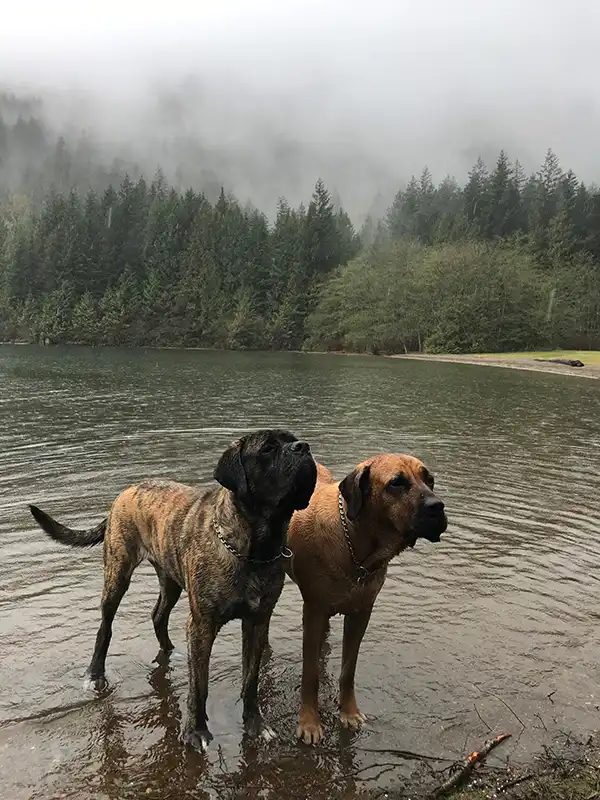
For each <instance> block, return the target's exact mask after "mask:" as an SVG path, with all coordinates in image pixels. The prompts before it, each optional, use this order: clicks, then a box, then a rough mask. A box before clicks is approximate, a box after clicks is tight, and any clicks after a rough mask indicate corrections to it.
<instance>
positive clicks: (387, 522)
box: [286, 454, 447, 744]
mask: <svg viewBox="0 0 600 800" xmlns="http://www.w3.org/2000/svg"><path fill="white" fill-rule="evenodd" d="M317 474H318V479H317V487H316V489H315V491H314V493H313V495H312V498H311V500H310V503H309V505H308V507H307V508H306V509H304V510H302V511H298V512H296V513H295V514H294V516H293V517H292V521H291V523H290V527H289V531H288V543H289V546H290V548H291V550H292V552H293V558H292V560H291V561H290V562H288V563H287V565H286V569H287V571H288V574H289V576H290V577H291V578H292V580H294V581H295V583H297V585H298V587H299V589H300V592H301V594H302V598H303V601H304V603H303V648H302V650H303V652H302V658H303V666H302V688H301V707H300V718H299V722H298V728H297V735H298V738H299V739H301V740H302V741H304V742H305V743H306V744H316V743H317V742H319V741H320V740H321V738H322V737H323V726H322V725H321V721H320V717H319V709H318V686H319V656H320V653H321V650H322V647H323V643H324V640H325V636H326V634H327V630H328V626H329V618H330V617H332V616H334V615H335V614H343V615H344V634H343V645H342V669H341V673H340V679H339V688H340V695H339V713H340V721H341V723H342V725H344V726H345V727H349V728H358V727H360V726H361V725H362V723H363V722H364V720H365V717H364V715H363V714H362V713H361V712H360V710H359V708H358V705H357V702H356V697H355V692H354V678H355V672H356V662H357V659H358V652H359V649H360V645H361V642H362V639H363V636H364V634H365V631H366V629H367V626H368V624H369V619H370V617H371V612H372V609H373V605H374V603H375V600H376V598H377V595H378V594H379V592H380V590H381V588H382V586H383V584H384V582H385V578H386V573H387V567H388V564H389V562H390V560H391V559H392V558H393V557H394V556H397V555H398V554H399V553H401V552H402V551H403V550H404V549H406V548H407V547H414V545H415V543H416V541H417V539H418V538H420V537H423V538H425V539H428V540H429V541H432V542H439V540H440V536H441V534H442V533H443V532H444V531H445V530H446V527H447V521H446V514H445V511H444V504H443V503H442V501H441V500H440V499H439V498H438V497H437V496H436V494H435V493H434V491H433V485H434V483H433V477H432V475H431V473H430V472H429V470H428V469H427V468H426V467H425V465H424V464H423V463H422V462H421V461H419V460H418V459H416V458H413V457H411V456H406V455H395V454H386V455H378V456H374V457H373V458H369V459H368V460H366V461H363V462H362V463H360V464H358V466H357V467H356V468H355V469H354V470H353V471H352V472H351V473H350V474H349V475H347V476H346V477H345V478H344V479H343V480H342V481H341V482H338V481H335V480H334V478H333V476H332V475H331V473H330V472H329V470H327V469H326V468H325V467H323V466H322V465H320V464H318V465H317ZM340 497H341V504H342V508H341V509H340V505H339V504H340ZM343 519H344V520H345V522H346V527H347V534H348V536H349V537H350V542H351V545H352V550H353V551H354V554H355V558H353V556H352V553H351V549H350V546H349V545H348V542H347V538H346V534H345V532H344V525H343V521H342V520H343Z"/></svg>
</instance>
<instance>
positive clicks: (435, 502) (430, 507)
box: [423, 496, 444, 517]
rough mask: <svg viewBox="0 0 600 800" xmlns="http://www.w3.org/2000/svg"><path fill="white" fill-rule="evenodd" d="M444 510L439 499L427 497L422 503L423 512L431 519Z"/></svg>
mask: <svg viewBox="0 0 600 800" xmlns="http://www.w3.org/2000/svg"><path fill="white" fill-rule="evenodd" d="M443 510H444V504H443V503H442V501H441V500H440V498H439V497H435V496H433V497H427V498H426V499H425V502H424V503H423V511H424V512H425V513H426V514H430V515H431V516H432V517H434V516H436V515H437V514H441V513H442V511H443Z"/></svg>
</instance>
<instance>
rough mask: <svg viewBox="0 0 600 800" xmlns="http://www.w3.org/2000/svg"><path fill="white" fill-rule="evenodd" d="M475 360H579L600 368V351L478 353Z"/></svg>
mask: <svg viewBox="0 0 600 800" xmlns="http://www.w3.org/2000/svg"><path fill="white" fill-rule="evenodd" d="M473 357H474V358H498V359H500V358H509V359H517V358H528V359H531V358H572V359H575V358H578V359H579V360H580V361H583V363H584V364H585V365H586V366H590V367H600V350H546V351H537V352H535V351H531V352H525V353H478V354H477V355H474V356H473Z"/></svg>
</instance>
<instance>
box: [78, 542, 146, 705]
mask: <svg viewBox="0 0 600 800" xmlns="http://www.w3.org/2000/svg"><path fill="white" fill-rule="evenodd" d="M138 563H139V561H137V560H133V559H132V557H131V554H130V553H128V552H127V550H126V548H125V547H124V546H121V547H119V548H118V549H117V548H115V549H111V547H110V545H108V546H107V545H106V541H105V564H104V590H103V592H102V605H101V613H102V622H101V623H100V628H99V629H98V634H97V635H96V645H95V647H94V654H93V656H92V660H91V662H90V666H89V669H88V674H89V676H90V679H91V680H92V682H93V683H94V686H95V687H96V688H97V689H101V688H103V687H104V686H105V685H106V678H105V676H104V668H105V662H106V654H107V652H108V647H109V645H110V640H111V637H112V623H113V620H114V618H115V614H116V613H117V609H118V608H119V604H120V602H121V600H122V599H123V595H124V594H125V592H126V591H127V589H128V588H129V583H130V581H131V576H132V574H133V570H134V569H135V568H136V567H137V565H138Z"/></svg>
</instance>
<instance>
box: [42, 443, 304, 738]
mask: <svg viewBox="0 0 600 800" xmlns="http://www.w3.org/2000/svg"><path fill="white" fill-rule="evenodd" d="M316 474H317V469H316V465H315V462H314V460H313V457H312V455H311V452H310V448H309V446H308V444H306V443H305V442H302V441H299V440H298V439H297V438H296V437H295V436H294V435H293V434H291V433H289V432H288V431H284V430H261V431H258V432H256V433H252V434H249V435H248V436H245V437H243V438H242V439H240V440H239V441H237V442H235V443H234V444H233V445H232V446H231V447H229V449H228V450H226V451H225V452H224V453H223V455H222V456H221V458H220V460H219V463H218V464H217V467H216V469H215V472H214V477H215V479H216V480H217V481H218V482H219V483H220V484H221V487H217V488H215V489H212V490H210V491H208V492H205V493H203V492H201V491H200V490H199V489H196V488H194V487H191V486H185V485H183V484H180V483H171V482H168V481H145V482H144V483H140V484H138V485H137V486H131V487H129V488H128V489H126V490H125V491H124V492H123V493H122V494H120V495H119V496H118V497H117V499H116V500H115V501H114V502H113V504H112V507H111V509H110V512H109V515H108V518H107V519H105V520H104V521H103V522H101V523H100V524H99V525H97V526H96V527H95V528H92V529H90V530H87V531H79V530H72V529H70V528H67V527H65V526H64V525H61V524H60V523H58V522H56V521H55V520H53V519H52V518H51V517H49V516H48V515H47V514H46V513H45V512H43V511H41V510H40V509H39V508H36V507H35V506H30V508H31V513H32V514H33V516H34V517H35V519H36V520H37V522H38V523H39V525H40V526H41V527H42V528H43V529H44V530H45V531H46V533H47V534H48V535H49V536H51V537H52V538H53V539H55V540H56V541H58V542H62V543H63V544H66V545H70V546H72V547H88V546H92V545H95V544H99V543H100V542H101V541H102V540H104V591H103V594H102V622H101V625H100V629H99V631H98V635H97V637H96V646H95V649H94V654H93V656H92V661H91V664H90V667H89V675H90V678H91V679H92V681H93V682H94V684H95V686H96V687H97V688H101V687H102V686H103V685H105V683H106V679H105V676H104V664H105V660H106V654H107V651H108V646H109V643H110V639H111V633H112V623H113V619H114V616H115V614H116V612H117V608H118V607H119V603H120V602H121V600H122V598H123V595H124V594H125V592H126V591H127V589H128V587H129V582H130V580H131V575H132V573H133V571H134V569H135V568H136V567H137V566H138V564H140V563H141V562H142V561H143V560H144V559H148V560H149V561H150V563H151V564H152V565H153V566H154V568H155V570H156V573H157V575H158V580H159V584H160V595H159V597H158V600H157V602H156V605H155V607H154V611H153V612H152V621H153V623H154V630H155V632H156V637H157V639H158V643H159V645H160V648H161V652H162V653H163V654H168V653H169V652H170V651H171V650H172V649H173V645H172V643H171V640H170V638H169V634H168V623H169V615H170V614H171V611H172V609H173V607H174V606H175V604H176V603H177V601H178V600H179V597H180V595H181V592H182V590H183V589H185V590H186V591H187V593H188V597H189V602H190V614H189V617H188V625H187V638H188V666H189V695H188V719H187V724H186V728H185V733H184V739H185V741H186V743H187V744H188V745H190V746H191V747H193V748H194V749H197V750H204V749H206V747H207V745H208V742H209V741H210V739H211V738H212V736H211V734H210V732H209V730H208V726H207V719H208V718H207V715H206V698H207V693H208V665H209V660H210V654H211V649H212V646H213V642H214V640H215V637H216V635H217V632H218V631H219V629H220V628H221V626H223V625H224V624H225V623H227V622H229V621H230V620H233V619H241V620H242V669H243V675H242V698H243V717H244V723H245V727H246V730H247V731H248V732H249V733H250V734H252V735H260V736H262V737H263V738H265V739H267V740H268V739H270V738H272V737H273V736H274V735H275V734H274V732H273V731H272V730H271V728H269V727H268V726H267V725H266V724H265V723H264V721H263V718H262V715H261V713H260V709H259V705H258V698H257V691H258V672H259V666H260V662H261V656H262V653H263V649H264V646H265V644H266V643H267V640H268V630H269V622H270V619H271V614H272V612H273V609H274V607H275V604H276V602H277V600H278V599H279V595H280V593H281V590H282V588H283V583H284V580H285V572H284V567H283V562H284V561H285V557H286V556H289V555H290V553H289V551H288V550H287V548H286V535H287V530H288V524H289V521H290V518H291V516H292V514H293V512H294V511H295V510H297V509H302V508H306V506H307V505H308V502H309V500H310V497H311V495H312V492H313V490H314V488H315V483H316Z"/></svg>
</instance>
